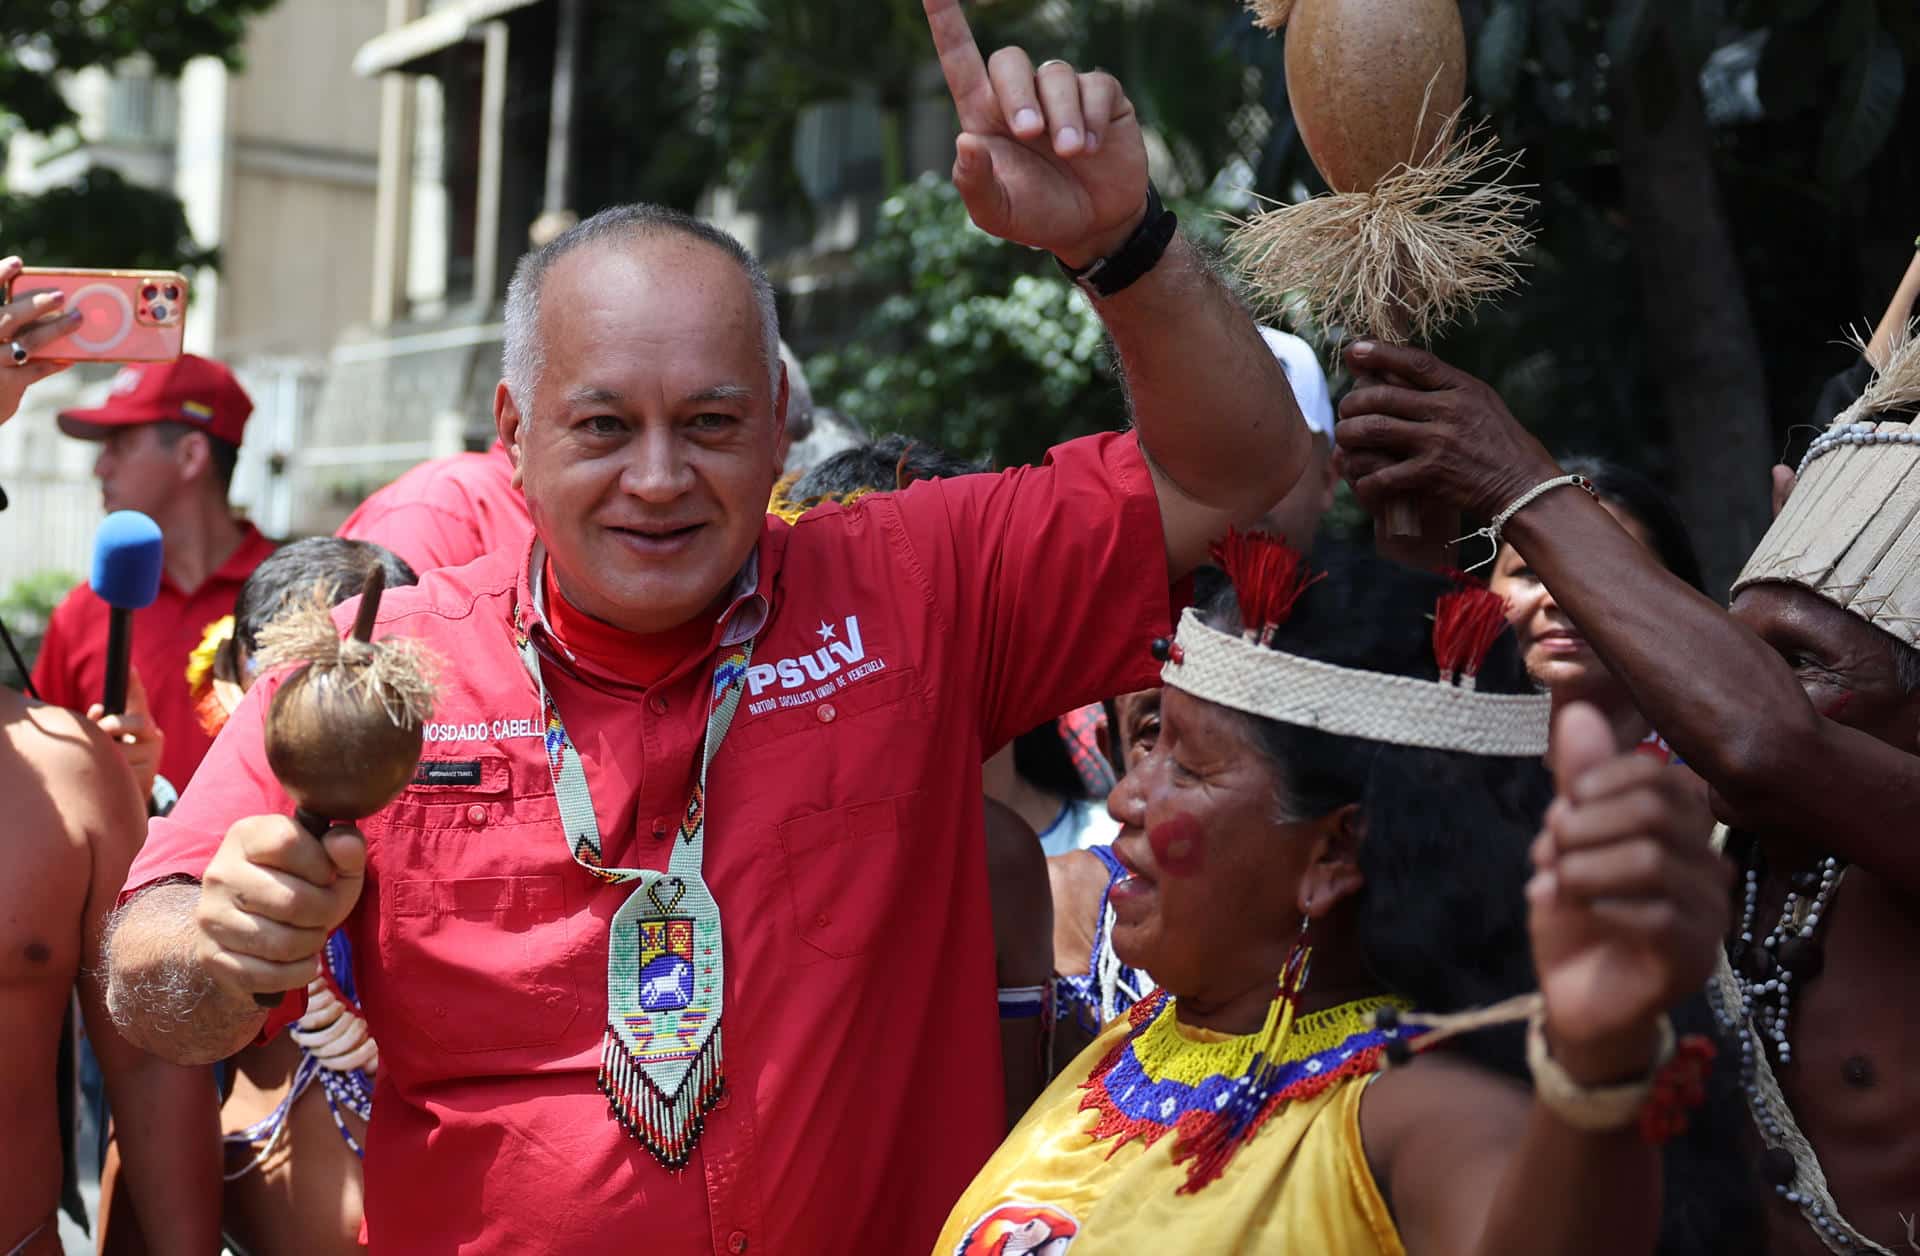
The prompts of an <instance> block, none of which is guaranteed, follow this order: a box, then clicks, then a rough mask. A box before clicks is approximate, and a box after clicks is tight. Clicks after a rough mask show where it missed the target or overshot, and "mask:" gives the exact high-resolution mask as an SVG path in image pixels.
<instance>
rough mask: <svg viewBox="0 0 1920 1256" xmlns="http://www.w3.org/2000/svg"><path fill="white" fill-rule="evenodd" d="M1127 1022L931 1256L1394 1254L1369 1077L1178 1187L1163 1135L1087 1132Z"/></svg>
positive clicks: (999, 1157)
mask: <svg viewBox="0 0 1920 1256" xmlns="http://www.w3.org/2000/svg"><path fill="white" fill-rule="evenodd" d="M1168 1017H1169V1019H1171V1012H1169V1013H1168ZM1133 1028H1134V1025H1133V1023H1132V1022H1130V1020H1129V1018H1128V1017H1125V1016H1122V1017H1118V1018H1116V1019H1115V1020H1114V1022H1113V1023H1112V1024H1110V1025H1108V1026H1107V1028H1106V1029H1105V1030H1104V1031H1102V1032H1101V1034H1100V1036H1099V1037H1098V1038H1096V1039H1095V1040H1094V1042H1093V1045H1091V1046H1090V1047H1088V1048H1087V1049H1086V1051H1084V1052H1082V1053H1081V1054H1080V1056H1079V1057H1078V1058H1077V1059H1075V1060H1074V1061H1073V1063H1072V1064H1070V1065H1068V1066H1067V1069H1066V1071H1065V1072H1063V1073H1062V1074H1061V1075H1060V1076H1059V1077H1057V1078H1055V1079H1054V1082H1053V1084H1052V1085H1051V1086H1049V1087H1048V1088H1047V1090H1046V1092H1045V1093H1044V1094H1042V1095H1041V1096H1040V1098H1039V1099H1038V1100H1037V1101H1036V1102H1035V1103H1034V1105H1033V1107H1032V1108H1031V1109H1030V1110H1029V1111H1028V1113H1027V1115H1026V1117H1025V1118H1024V1119H1023V1120H1022V1121H1021V1122H1020V1124H1019V1125H1018V1126H1016V1127H1015V1128H1014V1130H1013V1133H1011V1134H1010V1135H1008V1136H1007V1141H1006V1142H1004V1143H1003V1144H1001V1146H1000V1150H999V1151H997V1152H995V1153H994V1155H993V1158H992V1159H991V1160H989V1161H988V1162H987V1165H986V1167H985V1168H984V1169H982V1170H981V1171H980V1174H979V1176H977V1177H976V1178H974V1181H973V1185H972V1186H970V1187H968V1188H967V1191H966V1193H965V1194H964V1195H962V1196H961V1197H960V1202H959V1203H958V1204H957V1205H955V1207H954V1209H953V1212H952V1213H951V1214H950V1215H949V1216H948V1218H947V1224H946V1228H945V1229H943V1230H942V1231H941V1232H940V1240H939V1242H938V1243H937V1244H936V1245H935V1247H934V1256H1069V1253H1070V1256H1131V1254H1133V1253H1155V1254H1156V1256H1157V1254H1158V1253H1162V1252H1194V1253H1208V1254H1210V1256H1211V1254H1213V1253H1222V1254H1224V1253H1230V1252H1249V1253H1253V1252H1262V1253H1266V1252H1311V1253H1314V1256H1405V1252H1406V1249H1405V1248H1404V1247H1402V1246H1401V1243H1400V1235H1399V1232H1398V1231H1397V1230H1396V1229H1395V1228H1394V1224H1393V1218H1392V1217H1391V1216H1390V1215H1388V1212H1387V1206H1386V1202H1385V1201H1384V1200H1383V1199H1382V1198H1381V1196H1380V1191H1379V1189H1378V1188H1377V1187H1376V1185H1375V1184H1374V1180H1373V1173H1372V1171H1371V1170H1370V1169H1369V1168H1368V1167H1367V1159H1366V1154H1365V1151H1364V1150H1363V1148H1362V1146H1361V1142H1360V1097H1361V1096H1362V1095H1363V1094H1364V1093H1365V1092H1366V1088H1367V1083H1368V1082H1369V1081H1370V1080H1371V1079H1372V1078H1373V1076H1375V1074H1373V1073H1371V1072H1365V1073H1361V1074H1359V1075H1356V1076H1348V1077H1342V1078H1341V1079H1340V1080H1337V1081H1334V1082H1333V1083H1332V1084H1331V1085H1329V1086H1327V1087H1326V1088H1325V1089H1323V1090H1320V1091H1319V1092H1318V1093H1317V1094H1314V1095H1312V1096H1311V1097H1309V1098H1304V1099H1294V1100H1289V1101H1287V1102H1284V1103H1282V1104H1280V1105H1279V1106H1278V1107H1277V1108H1275V1109H1273V1111H1272V1113H1271V1115H1270V1116H1269V1117H1268V1118H1267V1119H1266V1120H1265V1121H1264V1123H1262V1124H1260V1125H1258V1126H1257V1127H1255V1129H1254V1132H1253V1133H1252V1134H1251V1136H1249V1137H1248V1138H1247V1139H1246V1140H1245V1141H1244V1142H1243V1143H1241V1144H1240V1146H1239V1147H1238V1148H1237V1149H1236V1150H1235V1152H1234V1154H1233V1156H1232V1158H1231V1159H1229V1160H1228V1161H1227V1163H1226V1167H1225V1169H1224V1170H1223V1171H1222V1172H1221V1174H1220V1176H1219V1177H1218V1178H1217V1179H1216V1180H1213V1181H1210V1182H1208V1183H1207V1184H1206V1185H1205V1186H1203V1187H1201V1188H1200V1189H1198V1190H1196V1191H1194V1192H1193V1193H1190V1194H1181V1193H1179V1192H1180V1188H1181V1187H1182V1186H1183V1185H1186V1184H1187V1183H1188V1180H1189V1166H1188V1165H1187V1164H1185V1163H1178V1162H1176V1161H1175V1160H1174V1158H1173V1152H1174V1146H1175V1144H1176V1141H1177V1139H1176V1136H1175V1135H1174V1134H1172V1133H1167V1134H1166V1135H1165V1136H1162V1137H1159V1138H1158V1139H1157V1140H1156V1141H1154V1142H1153V1143H1152V1144H1151V1145H1150V1146H1149V1145H1147V1144H1146V1142H1145V1141H1144V1140H1142V1139H1134V1140H1133V1141H1126V1142H1121V1141H1120V1140H1118V1139H1113V1138H1107V1139H1100V1140H1096V1139H1095V1138H1093V1137H1092V1136H1091V1135H1090V1133H1089V1131H1091V1130H1092V1129H1093V1128H1094V1127H1095V1126H1096V1125H1098V1124H1100V1123H1101V1121H1102V1114H1101V1113H1099V1112H1097V1111H1092V1110H1083V1108H1082V1103H1083V1101H1084V1100H1085V1098H1086V1095H1087V1091H1086V1089H1085V1088H1084V1087H1085V1084H1086V1083H1087V1081H1088V1079H1089V1077H1090V1076H1091V1075H1092V1074H1093V1072H1094V1070H1095V1069H1096V1068H1098V1067H1100V1065H1101V1062H1102V1061H1103V1060H1105V1059H1106V1058H1107V1056H1108V1055H1109V1053H1111V1052H1112V1051H1113V1050H1114V1049H1115V1048H1116V1047H1117V1046H1119V1045H1120V1044H1121V1043H1122V1042H1123V1041H1124V1040H1125V1039H1126V1038H1127V1036H1128V1034H1129V1033H1130V1032H1132V1030H1133ZM1177 1029H1178V1032H1179V1033H1180V1034H1181V1035H1184V1036H1186V1037H1188V1038H1190V1039H1192V1040H1194V1041H1199V1042H1208V1041H1215V1042H1218V1041H1225V1040H1226V1036H1225V1035H1220V1034H1210V1033H1208V1032H1207V1031H1205V1030H1199V1029H1192V1028H1188V1027H1186V1026H1178V1027H1177Z"/></svg>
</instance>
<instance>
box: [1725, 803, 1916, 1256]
mask: <svg viewBox="0 0 1920 1256" xmlns="http://www.w3.org/2000/svg"><path fill="white" fill-rule="evenodd" d="M1746 841H1747V842H1748V846H1747V849H1746V850H1745V851H1744V852H1742V854H1741V858H1740V864H1741V868H1742V874H1741V880H1742V885H1741V911H1740V931H1739V933H1738V934H1737V935H1736V937H1735V938H1734V940H1733V942H1732V944H1731V945H1729V946H1728V948H1727V952H1726V954H1725V955H1723V956H1722V957H1721V963H1720V970H1719V972H1718V973H1717V974H1716V976H1715V978H1714V980H1713V981H1711V982H1709V983H1708V986H1707V1002H1708V1004H1709V1005H1710V1006H1711V1008H1712V1009H1713V1014H1714V1019H1715V1020H1717V1021H1718V1022H1719V1023H1720V1027H1721V1029H1722V1030H1724V1031H1725V1032H1726V1034H1727V1035H1728V1036H1729V1037H1730V1038H1732V1039H1733V1041H1735V1042H1736V1043H1738V1044H1739V1065H1738V1067H1739V1070H1740V1090H1741V1093H1742V1094H1744V1095H1745V1096H1746V1100H1747V1109H1748V1111H1749V1112H1751V1113H1752V1114H1753V1121H1754V1125H1755V1127H1756V1128H1757V1129H1758V1130H1759V1133H1760V1140H1761V1143H1762V1145H1763V1151H1762V1154H1761V1157H1760V1172H1761V1176H1762V1178H1763V1179H1764V1180H1765V1181H1766V1184H1767V1185H1768V1186H1769V1187H1770V1188H1772V1190H1773V1193H1774V1194H1775V1195H1776V1196H1777V1197H1779V1199H1780V1200H1781V1201H1782V1202H1784V1203H1786V1204H1787V1205H1789V1206H1790V1207H1793V1208H1797V1209H1799V1211H1800V1215H1801V1216H1802V1217H1803V1218H1805V1220H1806V1222H1807V1225H1808V1226H1809V1227H1810V1228H1811V1229H1812V1230H1813V1232H1814V1234H1815V1235H1816V1236H1818V1238H1819V1239H1820V1241H1821V1243H1822V1244H1824V1245H1825V1246H1826V1248H1827V1250H1828V1251H1831V1252H1836V1253H1842V1254H1843V1256H1844V1254H1849V1253H1878V1254H1879V1256H1892V1254H1891V1253H1890V1252H1888V1250H1887V1249H1886V1248H1884V1247H1882V1246H1881V1245H1880V1244H1878V1243H1875V1242H1874V1241H1873V1240H1872V1239H1870V1238H1868V1237H1867V1236H1866V1235H1864V1234H1862V1233H1860V1231H1859V1230H1857V1229H1855V1228H1854V1227H1853V1226H1852V1225H1851V1224H1849V1223H1848V1221H1847V1219H1846V1218H1845V1217H1843V1216H1841V1215H1840V1210H1839V1208H1838V1207H1837V1206H1836V1205H1835V1204H1834V1202H1833V1195H1832V1194H1831V1192H1830V1191H1829V1190H1828V1188H1827V1179H1826V1174H1825V1172H1824V1171H1823V1170H1822V1169H1821V1167H1820V1160H1819V1157H1817V1156H1816V1155H1815V1154H1814V1151H1813V1145H1812V1144H1811V1143H1809V1142H1808V1141H1807V1138H1806V1136H1805V1135H1804V1134H1802V1133H1801V1132H1800V1127H1799V1124H1798V1123H1797V1122H1796V1121H1795V1120H1794V1119H1793V1111H1792V1109H1791V1108H1789V1107H1788V1106H1787V1101H1786V1097H1785V1096H1784V1095H1783V1094H1781V1092H1780V1083H1779V1081H1778V1079H1776V1078H1775V1076H1774V1073H1773V1069H1772V1067H1771V1066H1770V1065H1769V1062H1768V1059H1767V1057H1768V1056H1769V1055H1772V1056H1773V1057H1774V1059H1775V1060H1777V1061H1778V1062H1779V1063H1780V1064H1782V1065H1786V1064H1790V1063H1792V1062H1793V1047H1792V1044H1791V1042H1790V1041H1789V1038H1788V1028H1789V1024H1788V1021H1789V1014H1790V1012H1791V1011H1792V996H1793V990H1794V988H1795V986H1796V985H1805V984H1806V983H1807V982H1808V981H1811V980H1812V979H1813V978H1814V977H1816V976H1817V975H1819V973H1820V970H1821V968H1822V967H1823V966H1824V963H1823V962H1824V954H1823V951H1822V949H1821V946H1820V943H1819V942H1817V941H1816V940H1815V934H1816V933H1817V932H1818V931H1819V928H1820V924H1821V922H1822V921H1823V920H1825V919H1826V918H1827V916H1828V914H1829V912H1830V911H1831V909H1832V906H1833V896H1834V894H1835V892H1836V891H1838V890H1839V888H1840V881H1841V878H1842V877H1844V876H1845V875H1846V866H1845V865H1844V864H1842V863H1841V862H1840V860H1838V859H1836V858H1834V857H1833V856H1831V855H1829V856H1827V857H1826V858H1824V859H1822V860H1821V861H1820V862H1819V863H1818V864H1817V865H1815V866H1814V867H1813V868H1811V869H1806V870H1802V871H1801V872H1798V873H1795V874H1794V876H1793V877H1792V878H1791V880H1790V881H1789V882H1788V886H1789V888H1788V891H1787V897H1786V899H1785V901H1784V902H1782V903H1781V905H1780V917H1779V919H1778V920H1777V921H1776V922H1775V923H1774V926H1773V928H1772V929H1771V930H1769V931H1768V932H1767V933H1766V934H1765V935H1764V936H1763V935H1761V934H1760V933H1759V929H1758V924H1757V922H1758V917H1759V908H1760V881H1761V871H1762V870H1761V864H1760V846H1759V843H1758V842H1757V841H1754V840H1753V839H1751V838H1747V839H1746Z"/></svg>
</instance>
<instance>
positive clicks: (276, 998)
mask: <svg viewBox="0 0 1920 1256" xmlns="http://www.w3.org/2000/svg"><path fill="white" fill-rule="evenodd" d="M293 818H294V821H295V822H296V823H297V824H299V826H300V827H301V828H303V829H305V830H306V831H307V832H309V833H311V834H313V835H314V836H315V837H316V838H320V837H325V836H326V835H327V830H328V829H330V828H332V827H333V821H331V820H323V819H321V818H320V817H319V816H317V815H315V814H313V812H311V811H308V810H307V809H306V808H305V807H295V808H294V809H293ZM286 997H287V992H286V991H285V990H281V991H278V992H276V993H272V994H269V993H268V992H267V991H265V990H255V991H254V992H253V1001H254V1002H255V1003H256V1004H258V1005H259V1006H261V1007H279V1006H280V1000H282V999H284V998H286Z"/></svg>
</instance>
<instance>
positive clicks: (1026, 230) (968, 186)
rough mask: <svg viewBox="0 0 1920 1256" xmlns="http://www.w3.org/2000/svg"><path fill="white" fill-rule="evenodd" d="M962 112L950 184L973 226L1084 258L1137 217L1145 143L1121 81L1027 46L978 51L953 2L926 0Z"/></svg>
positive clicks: (1117, 242)
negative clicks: (1032, 53)
mask: <svg viewBox="0 0 1920 1256" xmlns="http://www.w3.org/2000/svg"><path fill="white" fill-rule="evenodd" d="M925 5H926V11H927V25H928V27H930V28H931V29H932V31H933V44H934V48H935V49H936V50H937V51H938V52H939V54H940V69H941V70H942V72H944V73H945V75H946V77H947V89H948V91H950V92H951V93H952V94H953V104H954V108H955V109H957V110H958V111H959V114H960V131H961V134H960V138H959V139H958V140H957V141H956V142H955V144H954V160H953V185H954V187H956V188H958V189H959V191H960V198H961V200H963V201H965V202H966V206H967V212H968V213H969V214H971V215H972V216H973V221H974V224H975V225H976V226H978V227H979V228H980V229H981V230H982V231H985V232H987V233H988V234H989V235H995V236H998V237H1000V238H1001V239H1003V240H1011V241H1013V242H1014V243H1016V244H1024V245H1027V246H1028V247H1030V248H1036V249H1046V250H1047V251H1048V252H1050V253H1052V254H1054V255H1055V256H1056V257H1058V258H1060V260H1062V261H1064V262H1065V263H1067V264H1068V265H1069V266H1074V267H1082V266H1087V265H1091V264H1092V263H1093V262H1095V261H1098V260H1099V259H1100V258H1102V257H1105V256H1107V255H1108V254H1110V253H1112V252H1114V251H1116V250H1117V249H1118V248H1119V247H1120V246H1121V245H1122V244H1125V243H1126V241H1127V237H1128V236H1130V235H1131V234H1133V230H1134V228H1135V227H1137V226H1138V225H1139V224H1140V221H1141V219H1142V218H1144V217H1145V216H1146V206H1147V148H1146V143H1145V141H1144V140H1143V139H1142V138H1141V135H1140V122H1139V119H1138V118H1137V117H1135V115H1134V112H1133V104H1132V102H1131V101H1129V100H1128V99H1127V96H1126V93H1125V92H1124V91H1123V90H1122V89H1121V87H1120V83H1119V80H1117V79H1115V78H1114V77H1113V76H1112V75H1111V74H1107V73H1105V72H1104V71H1100V70H1095V71H1092V72H1090V73H1086V74H1082V73H1079V72H1077V71H1076V70H1075V69H1074V68H1073V67H1072V66H1070V65H1068V64H1067V63H1066V62H1064V61H1048V62H1044V63H1043V64H1042V65H1041V66H1040V67H1039V69H1037V70H1036V69H1035V68H1034V65H1033V62H1032V60H1031V59H1030V58H1029V57H1028V56H1027V54H1026V52H1025V51H1024V50H1022V49H1019V48H1011V47H1009V48H1002V49H1000V50H999V51H998V52H996V53H994V54H993V59H992V61H991V62H989V61H986V60H983V59H982V58H981V56H980V49H979V47H978V46H977V45H976V44H975V43H974V42H973V31H972V30H971V29H970V28H969V27H968V26H967V19H966V15H965V14H963V13H962V12H961V11H960V0H925Z"/></svg>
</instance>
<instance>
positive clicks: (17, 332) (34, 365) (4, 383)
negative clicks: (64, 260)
mask: <svg viewBox="0 0 1920 1256" xmlns="http://www.w3.org/2000/svg"><path fill="white" fill-rule="evenodd" d="M21 269H22V263H21V261H20V259H19V258H17V257H8V258H0V288H10V287H11V285H12V284H13V281H14V280H15V279H17V278H19V275H20V271H21ZM11 295H12V296H13V298H14V299H13V300H11V301H9V302H7V303H6V304H5V305H0V423H5V422H6V421H7V420H8V419H10V418H12V417H13V412H14V411H15V410H18V409H19V408H20V398H21V396H22V395H24V394H25V393H26V391H27V388H28V386H29V385H32V384H35V383H38V382H39V381H40V380H43V379H45V378H46V377H47V376H49V375H57V374H59V373H60V372H61V371H64V370H66V369H67V367H66V364H65V363H62V362H38V361H35V360H34V358H33V353H34V351H35V350H36V349H38V348H39V347H40V346H42V345H44V344H46V343H47V342H48V341H50V340H58V339H59V338H60V337H61V336H64V335H66V334H67V333H68V332H70V331H72V330H73V328H74V325H75V324H77V323H78V322H79V321H80V311H78V310H68V309H67V308H66V305H65V303H64V302H65V298H63V297H62V296H61V295H60V294H59V293H57V292H14V293H11ZM15 345H18V346H19V347H20V352H21V353H24V354H25V355H26V360H25V361H16V360H15V354H14V346H15Z"/></svg>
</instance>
